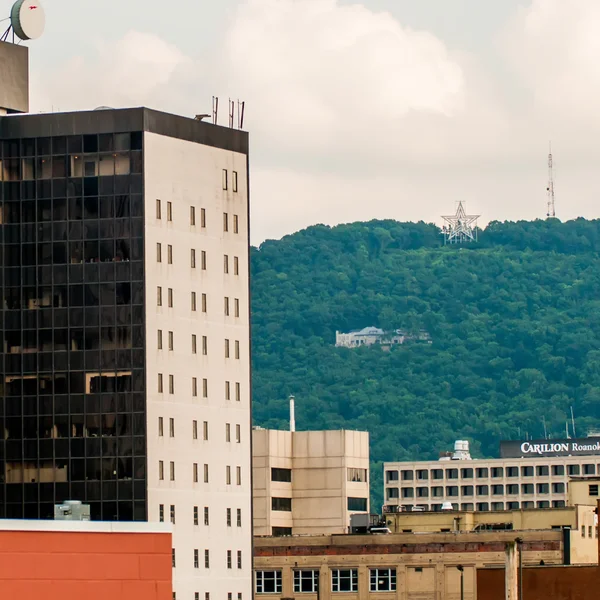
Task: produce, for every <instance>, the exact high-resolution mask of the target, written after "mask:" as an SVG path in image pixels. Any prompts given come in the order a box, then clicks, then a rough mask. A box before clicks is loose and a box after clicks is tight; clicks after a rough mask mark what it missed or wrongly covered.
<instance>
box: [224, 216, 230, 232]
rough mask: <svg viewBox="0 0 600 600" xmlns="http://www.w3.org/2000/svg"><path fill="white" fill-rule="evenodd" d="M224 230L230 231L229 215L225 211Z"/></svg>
mask: <svg viewBox="0 0 600 600" xmlns="http://www.w3.org/2000/svg"><path fill="white" fill-rule="evenodd" d="M223 231H229V215H228V214H227V213H226V212H225V213H223Z"/></svg>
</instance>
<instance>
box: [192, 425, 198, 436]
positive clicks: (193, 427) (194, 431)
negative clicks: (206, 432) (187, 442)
mask: <svg viewBox="0 0 600 600" xmlns="http://www.w3.org/2000/svg"><path fill="white" fill-rule="evenodd" d="M192 439H194V440H197V439H198V421H192Z"/></svg>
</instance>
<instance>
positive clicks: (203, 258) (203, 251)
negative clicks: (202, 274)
mask: <svg viewBox="0 0 600 600" xmlns="http://www.w3.org/2000/svg"><path fill="white" fill-rule="evenodd" d="M200 259H201V261H202V270H203V271H206V251H205V250H202V253H201V254H200Z"/></svg>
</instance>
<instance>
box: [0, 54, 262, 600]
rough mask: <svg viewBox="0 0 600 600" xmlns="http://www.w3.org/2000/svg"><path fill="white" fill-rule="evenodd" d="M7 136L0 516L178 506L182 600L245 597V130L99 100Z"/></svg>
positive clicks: (168, 514)
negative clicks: (72, 507)
mask: <svg viewBox="0 0 600 600" xmlns="http://www.w3.org/2000/svg"><path fill="white" fill-rule="evenodd" d="M2 48H3V46H2V45H0V53H1V52H2ZM0 146H1V154H0V164H1V170H0V180H1V181H0V186H1V187H0V190H1V195H0V257H1V262H0V298H1V309H2V310H1V312H0V315H1V319H2V321H1V323H2V325H1V327H0V329H1V332H2V334H1V335H2V338H3V339H2V346H1V347H0V352H1V354H0V372H1V373H2V378H1V380H0V431H1V432H3V435H2V436H0V438H1V439H0V474H1V477H2V479H1V482H0V518H10V519H21V518H25V519H48V518H52V516H53V511H54V505H55V504H59V503H61V502H63V501H65V500H81V501H83V502H85V503H86V504H89V505H90V509H91V517H92V520H104V521H114V520H116V521H145V520H147V521H151V522H159V521H165V522H171V523H172V525H173V567H174V591H175V592H176V593H177V594H178V595H179V597H181V598H184V599H188V598H194V597H202V598H207V597H208V596H206V594H208V595H211V594H214V596H215V598H224V597H225V595H226V594H228V593H230V594H232V595H233V597H235V598H249V596H250V580H251V556H250V554H251V525H252V524H251V472H250V459H251V451H250V443H251V439H250V435H251V425H250V355H249V345H250V343H249V293H248V283H249V272H248V248H249V223H248V135H247V133H245V132H243V131H239V130H233V129H229V128H224V127H218V126H215V125H212V124H209V123H205V122H201V121H200V120H195V119H188V118H183V117H179V116H174V115H169V114H165V113H161V112H157V111H153V110H149V109H146V108H133V109H120V110H112V109H104V110H95V111H89V112H74V113H60V114H13V115H7V116H2V117H0ZM196 594H197V595H198V596H195V595H196Z"/></svg>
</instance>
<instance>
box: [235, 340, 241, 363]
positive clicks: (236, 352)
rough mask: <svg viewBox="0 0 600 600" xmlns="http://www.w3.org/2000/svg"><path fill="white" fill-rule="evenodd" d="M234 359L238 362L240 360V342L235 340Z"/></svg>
mask: <svg viewBox="0 0 600 600" xmlns="http://www.w3.org/2000/svg"><path fill="white" fill-rule="evenodd" d="M235 357H236V359H238V360H239V358H240V342H239V341H238V340H235Z"/></svg>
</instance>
